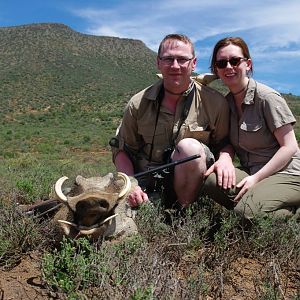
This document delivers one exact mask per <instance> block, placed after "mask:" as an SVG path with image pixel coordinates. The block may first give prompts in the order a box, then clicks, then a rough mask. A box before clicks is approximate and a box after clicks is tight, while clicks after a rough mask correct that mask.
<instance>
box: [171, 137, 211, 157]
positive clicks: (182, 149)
mask: <svg viewBox="0 0 300 300" xmlns="http://www.w3.org/2000/svg"><path fill="white" fill-rule="evenodd" d="M195 154H200V155H201V156H203V155H205V153H204V149H203V146H202V144H201V143H200V142H199V141H197V140H195V139H193V138H185V139H182V140H181V141H180V142H179V143H178V144H177V145H176V147H175V149H174V153H173V158H174V159H178V158H184V157H187V156H191V155H195Z"/></svg>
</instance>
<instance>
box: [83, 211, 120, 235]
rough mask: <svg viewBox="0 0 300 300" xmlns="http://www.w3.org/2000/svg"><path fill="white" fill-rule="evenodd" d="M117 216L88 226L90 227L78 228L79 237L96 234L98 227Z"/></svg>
mask: <svg viewBox="0 0 300 300" xmlns="http://www.w3.org/2000/svg"><path fill="white" fill-rule="evenodd" d="M117 215H118V214H114V215H112V216H110V217H108V218H106V219H105V220H104V221H102V222H101V223H99V224H95V225H93V226H90V227H86V226H79V227H78V228H79V231H80V232H79V235H91V234H93V233H95V232H97V230H99V228H100V226H101V225H103V224H104V223H106V222H107V221H109V220H111V219H113V218H115V217H116V216H117Z"/></svg>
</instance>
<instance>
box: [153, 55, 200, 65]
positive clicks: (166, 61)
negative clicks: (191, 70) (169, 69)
mask: <svg viewBox="0 0 300 300" xmlns="http://www.w3.org/2000/svg"><path fill="white" fill-rule="evenodd" d="M193 58H194V57H192V58H188V57H173V56H163V57H159V59H160V60H161V61H162V63H163V64H164V65H167V66H171V65H173V63H174V60H175V59H176V61H177V63H178V64H179V65H180V66H183V65H185V64H186V63H188V62H189V61H191V60H192V59H193Z"/></svg>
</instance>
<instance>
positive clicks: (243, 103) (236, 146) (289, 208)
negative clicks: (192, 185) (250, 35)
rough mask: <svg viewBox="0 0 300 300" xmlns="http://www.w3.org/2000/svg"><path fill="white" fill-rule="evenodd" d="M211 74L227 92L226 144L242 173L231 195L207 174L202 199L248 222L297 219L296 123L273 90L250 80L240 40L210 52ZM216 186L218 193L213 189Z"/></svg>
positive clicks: (298, 156) (299, 192) (299, 160)
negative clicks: (268, 215)
mask: <svg viewBox="0 0 300 300" xmlns="http://www.w3.org/2000/svg"><path fill="white" fill-rule="evenodd" d="M210 67H211V70H212V72H213V73H214V74H216V75H217V76H218V77H219V78H220V79H221V80H222V81H223V83H224V84H225V85H226V86H227V87H228V88H229V90H230V92H229V94H228V95H227V96H226V98H227V100H228V102H229V105H230V111H231V118H230V142H231V144H232V146H233V150H234V151H233V152H232V157H233V156H234V152H235V153H236V154H237V156H238V158H239V160H240V164H241V168H236V172H235V175H233V177H234V176H235V177H236V178H233V182H235V181H236V182H237V183H238V184H237V185H236V186H235V187H233V188H231V189H224V188H219V186H220V184H219V185H217V183H216V176H215V175H214V174H213V173H212V174H210V173H211V172H212V170H213V169H214V170H216V166H213V167H212V168H211V169H210V170H208V171H207V173H206V175H209V174H210V175H209V177H208V178H207V180H206V185H205V189H206V191H205V192H206V193H208V194H209V196H210V197H211V198H213V199H214V200H216V201H217V202H219V203H220V204H222V205H224V206H225V207H227V208H231V209H232V208H234V210H235V211H236V212H238V213H239V214H241V215H243V216H244V217H246V218H248V219H251V218H252V217H254V216H255V215H258V214H261V215H263V214H266V213H273V214H274V215H276V216H281V217H284V216H290V215H293V214H294V213H295V212H296V211H297V209H298V211H297V215H298V214H299V215H300V150H299V147H298V144H297V140H296V137H295V134H294V131H293V127H292V126H293V124H294V123H295V121H296V120H295V118H294V116H293V114H292V112H291V111H290V109H289V107H288V106H287V103H286V101H285V100H284V99H283V98H282V96H281V95H280V94H279V93H278V92H277V91H275V90H273V89H271V88H270V87H268V86H265V85H263V84H261V83H259V82H257V81H255V80H254V79H252V78H250V75H251V74H252V72H253V64H252V60H251V57H250V53H249V49H248V46H247V44H246V43H245V42H244V40H243V39H241V38H239V37H228V38H224V39H222V40H220V41H219V42H218V43H217V44H216V45H215V47H214V51H213V55H212V59H211V66H210ZM216 186H218V188H216Z"/></svg>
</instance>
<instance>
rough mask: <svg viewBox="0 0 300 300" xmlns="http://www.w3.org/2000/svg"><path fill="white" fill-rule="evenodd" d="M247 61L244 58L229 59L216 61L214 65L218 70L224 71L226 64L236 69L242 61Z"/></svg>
mask: <svg viewBox="0 0 300 300" xmlns="http://www.w3.org/2000/svg"><path fill="white" fill-rule="evenodd" d="M244 60H247V58H245V57H231V58H229V59H220V60H217V61H216V63H215V65H216V67H217V68H219V69H225V68H226V67H227V64H228V63H230V65H231V66H232V67H237V66H238V65H239V64H240V63H241V62H242V61H244Z"/></svg>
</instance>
